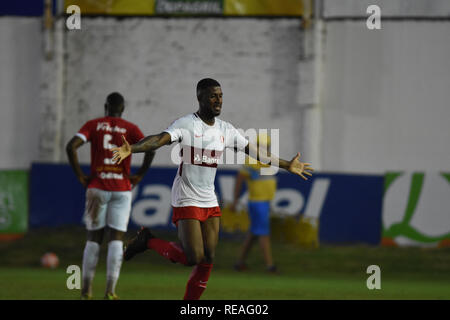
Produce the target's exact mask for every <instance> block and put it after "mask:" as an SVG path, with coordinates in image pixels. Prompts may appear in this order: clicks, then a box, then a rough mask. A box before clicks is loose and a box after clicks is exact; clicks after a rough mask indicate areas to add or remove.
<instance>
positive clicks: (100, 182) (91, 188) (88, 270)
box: [66, 92, 155, 300]
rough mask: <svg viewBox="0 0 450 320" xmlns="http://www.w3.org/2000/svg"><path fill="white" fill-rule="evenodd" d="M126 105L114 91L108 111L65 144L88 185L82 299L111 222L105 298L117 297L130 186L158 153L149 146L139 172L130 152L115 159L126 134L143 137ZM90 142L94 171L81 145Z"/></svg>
mask: <svg viewBox="0 0 450 320" xmlns="http://www.w3.org/2000/svg"><path fill="white" fill-rule="evenodd" d="M124 109H125V104H124V99H123V97H122V95H121V94H120V93H117V92H113V93H111V94H109V95H108V97H107V98H106V103H105V113H106V116H105V117H103V118H98V119H93V120H90V121H88V122H86V123H85V124H84V125H83V127H82V128H81V129H80V131H78V133H77V134H76V135H75V136H74V137H73V138H72V139H71V140H70V141H69V143H68V144H67V147H66V151H67V156H68V158H69V162H70V165H71V166H72V169H73V171H74V172H75V175H76V176H77V178H78V180H79V181H80V183H81V184H82V185H83V186H84V187H86V188H87V191H86V209H85V213H84V221H85V223H86V228H87V230H88V231H87V241H86V246H85V248H84V253H83V272H82V277H83V285H82V289H81V298H82V299H91V298H92V280H93V278H94V274H95V268H96V266H97V261H98V257H99V251H100V245H101V243H102V240H103V234H104V230H105V227H106V226H108V255H107V272H106V278H107V283H106V291H105V299H109V300H116V299H118V296H117V295H116V294H115V287H116V283H117V280H118V278H119V274H120V267H121V265H122V258H123V235H124V234H125V232H126V231H127V227H128V220H129V218H130V210H131V188H132V186H135V185H136V184H138V183H139V181H141V180H142V178H143V176H144V174H145V172H146V171H147V170H148V168H149V167H150V164H151V163H152V160H153V157H154V155H155V152H154V151H153V150H148V152H146V154H145V157H144V160H143V163H142V166H141V168H140V169H139V170H138V172H137V173H136V174H135V175H130V165H131V157H130V158H128V159H126V160H125V161H123V162H121V163H120V164H115V163H114V162H113V161H112V153H111V150H110V149H111V148H113V147H115V146H117V145H119V144H120V142H121V139H122V137H126V139H128V140H129V141H132V143H136V142H138V141H139V140H141V139H142V138H144V135H143V133H142V132H141V130H140V129H139V128H138V127H137V126H136V125H134V124H133V123H131V122H128V121H126V120H124V119H122V118H121V117H122V113H123V111H124ZM85 142H90V143H91V172H90V176H87V175H85V174H84V173H83V171H82V170H81V168H80V165H79V162H78V157H77V149H78V148H79V147H81V146H82V145H83V144H84V143H85Z"/></svg>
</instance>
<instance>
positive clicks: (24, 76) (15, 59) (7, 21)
mask: <svg viewBox="0 0 450 320" xmlns="http://www.w3.org/2000/svg"><path fill="white" fill-rule="evenodd" d="M41 45H42V42H41V21H40V19H38V18H17V17H14V18H12V17H1V18H0V169H26V168H28V167H29V165H30V163H31V161H32V160H37V159H38V146H39V130H40V129H39V124H40V121H39V119H40V111H41V100H40V85H41V83H40V80H41V59H42V58H41V53H42V51H41Z"/></svg>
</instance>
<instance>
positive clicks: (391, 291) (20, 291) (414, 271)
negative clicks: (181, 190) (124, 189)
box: [0, 228, 450, 300]
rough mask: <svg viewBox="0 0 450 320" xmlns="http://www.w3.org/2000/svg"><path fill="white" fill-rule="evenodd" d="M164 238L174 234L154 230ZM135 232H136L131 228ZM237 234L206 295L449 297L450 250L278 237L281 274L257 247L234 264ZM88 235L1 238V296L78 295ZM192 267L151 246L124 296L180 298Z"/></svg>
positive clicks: (101, 279)
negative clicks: (76, 272) (296, 242)
mask: <svg viewBox="0 0 450 320" xmlns="http://www.w3.org/2000/svg"><path fill="white" fill-rule="evenodd" d="M156 234H157V235H159V236H161V237H162V238H164V239H170V240H174V239H175V237H176V236H175V234H174V233H169V232H167V231H165V232H162V231H159V232H158V231H156ZM130 236H131V234H130ZM240 240H241V239H239V237H238V238H230V237H225V236H222V237H221V239H220V241H219V245H218V248H217V253H216V255H217V256H216V262H215V264H214V269H213V272H212V274H211V278H210V280H209V283H208V289H207V290H206V291H205V293H204V295H203V297H202V299H203V300H244V299H245V300H335V299H339V300H342V299H344V300H345V299H357V300H360V299H362V300H372V299H384V300H391V299H395V300H396V299H413V300H415V299H424V300H428V299H433V300H440V299H445V300H449V299H450V272H449V271H450V250H449V249H420V248H381V247H369V246H363V245H360V246H325V245H322V246H321V247H320V248H319V249H302V248H298V247H296V246H293V245H290V244H285V243H280V242H274V243H273V251H274V258H275V261H276V262H277V265H278V266H279V269H280V271H281V272H280V274H279V275H272V274H267V273H266V272H265V271H264V266H263V263H262V257H261V255H260V252H259V248H258V247H254V249H253V251H252V253H251V256H250V259H249V261H248V265H249V267H250V269H249V270H248V271H245V272H235V271H234V270H233V269H232V266H233V263H234V261H235V257H236V255H237V253H238V251H239V247H240V243H241V241H240ZM84 242H85V231H84V230H83V229H82V228H65V229H45V230H44V229H43V230H37V231H30V232H28V234H27V235H26V236H25V237H24V238H23V239H20V240H17V241H14V242H10V243H5V242H4V243H0V252H1V256H0V287H1V288H2V290H0V299H14V300H16V299H41V300H42V299H43V300H47V299H48V300H55V299H79V295H80V292H79V290H69V289H67V287H66V280H67V278H68V276H69V274H67V273H66V268H67V266H69V265H73V264H75V265H81V257H82V252H83V248H84ZM48 251H52V252H55V253H56V254H57V255H58V256H59V258H60V266H59V267H58V268H57V269H54V270H49V269H43V268H42V267H40V265H39V259H40V256H41V255H42V254H44V253H45V252H48ZM105 260H106V244H104V245H103V246H102V251H101V255H100V260H99V265H98V267H97V272H96V277H95V282H94V298H95V299H101V298H102V297H103V291H104V286H105V277H106V271H105V270H106V266H105ZM372 264H375V265H378V266H379V267H380V268H381V289H380V290H369V289H367V287H366V280H367V278H368V277H369V275H368V274H367V273H366V269H367V267H368V266H369V265H372ZM190 271H191V268H189V267H184V266H181V265H178V264H172V263H170V262H168V261H166V260H165V259H163V258H162V257H160V256H159V255H158V254H156V253H155V252H152V251H148V252H146V253H144V254H142V255H140V256H137V257H136V258H135V259H133V260H132V261H130V262H124V264H123V265H122V272H121V276H120V279H119V282H118V285H117V293H118V295H119V296H120V297H121V299H124V300H126V299H135V300H147V299H151V300H154V299H157V300H166V299H167V300H179V299H181V298H182V296H183V293H184V288H185V284H186V281H187V279H188V277H189V274H190Z"/></svg>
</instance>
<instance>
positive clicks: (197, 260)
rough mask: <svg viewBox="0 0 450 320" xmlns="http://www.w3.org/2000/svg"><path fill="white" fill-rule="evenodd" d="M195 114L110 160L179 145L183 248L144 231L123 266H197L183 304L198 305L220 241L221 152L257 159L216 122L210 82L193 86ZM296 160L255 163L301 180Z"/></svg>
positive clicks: (304, 169) (177, 194) (218, 102)
mask: <svg viewBox="0 0 450 320" xmlns="http://www.w3.org/2000/svg"><path fill="white" fill-rule="evenodd" d="M197 99H198V102H199V109H198V111H197V112H196V113H193V114H189V115H187V116H184V117H182V118H179V119H178V120H176V121H175V122H173V123H172V124H171V125H170V126H169V128H167V129H166V130H165V131H163V132H162V133H160V134H157V135H152V136H148V137H146V138H145V139H143V140H141V141H140V142H138V143H136V144H132V145H130V144H129V143H128V142H127V139H125V138H123V142H124V144H123V145H122V146H121V147H119V148H113V149H112V150H113V152H114V156H113V160H114V161H116V160H117V161H118V162H119V163H120V162H122V161H125V160H126V159H127V157H128V156H130V155H131V153H136V152H146V151H149V150H156V149H158V148H160V147H162V146H164V145H169V144H171V143H173V142H178V143H180V144H181V151H182V162H181V164H180V167H179V168H178V172H177V175H176V176H175V179H174V182H173V187H172V207H173V217H172V221H173V222H174V223H175V224H176V225H177V229H178V238H179V239H180V242H181V246H179V245H177V244H176V243H174V242H167V241H164V240H162V239H158V238H156V237H154V236H153V234H152V233H151V232H150V231H149V230H148V229H147V228H143V229H142V230H141V231H140V232H139V233H138V235H137V236H136V237H135V238H134V239H133V240H132V241H131V242H130V243H129V244H128V246H127V248H126V250H125V254H124V257H125V260H129V259H131V258H132V257H133V256H134V255H136V254H137V253H140V252H143V251H145V250H146V249H153V250H155V251H157V252H158V253H159V254H160V255H162V256H163V257H165V258H167V259H169V260H171V261H172V262H179V263H181V264H184V265H188V266H195V267H194V270H193V271H192V273H191V276H190V278H189V281H188V283H187V286H186V291H185V295H184V299H186V300H197V299H199V298H200V296H201V294H202V293H203V291H204V290H205V288H206V284H207V282H208V279H209V275H210V272H211V269H212V264H213V260H214V254H215V249H216V245H217V241H218V235H219V217H220V215H221V212H220V208H219V206H218V203H217V198H216V195H215V193H214V178H215V174H216V167H217V163H218V162H219V158H220V156H221V155H222V152H223V151H224V149H225V148H232V149H234V150H242V151H244V152H245V153H246V154H249V153H251V154H252V155H256V154H257V152H258V151H257V150H258V149H257V147H256V146H254V145H252V144H249V143H248V141H247V140H246V139H245V138H244V137H243V136H242V135H241V134H240V133H239V132H238V131H237V130H236V129H235V128H234V127H233V126H232V125H231V124H230V123H227V122H225V121H222V120H220V119H218V118H216V117H217V116H219V115H220V112H221V110H222V89H221V87H220V84H219V83H218V82H217V81H216V80H213V79H209V78H207V79H203V80H200V81H199V83H198V84H197ZM299 157H300V154H297V156H295V157H294V158H293V159H292V160H291V161H286V160H283V159H278V158H277V157H275V156H273V155H269V156H267V155H262V154H260V155H259V157H258V160H261V161H263V162H264V163H268V162H270V163H272V164H273V165H275V164H276V165H278V166H279V167H280V168H283V169H286V170H287V171H289V172H291V173H294V174H297V175H300V176H301V177H302V178H304V179H307V178H306V177H305V175H311V171H313V169H312V168H311V167H310V164H309V163H302V162H300V161H299V160H298V159H299Z"/></svg>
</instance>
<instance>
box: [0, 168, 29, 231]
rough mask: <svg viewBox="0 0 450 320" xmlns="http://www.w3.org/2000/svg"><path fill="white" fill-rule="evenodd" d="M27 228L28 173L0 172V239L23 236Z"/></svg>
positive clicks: (17, 171) (22, 171) (16, 171)
mask: <svg viewBox="0 0 450 320" xmlns="http://www.w3.org/2000/svg"><path fill="white" fill-rule="evenodd" d="M27 228H28V172H27V171H25V170H5V171H0V239H1V238H8V237H9V236H11V237H14V236H18V235H21V234H24V233H25V232H26V231H27Z"/></svg>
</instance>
